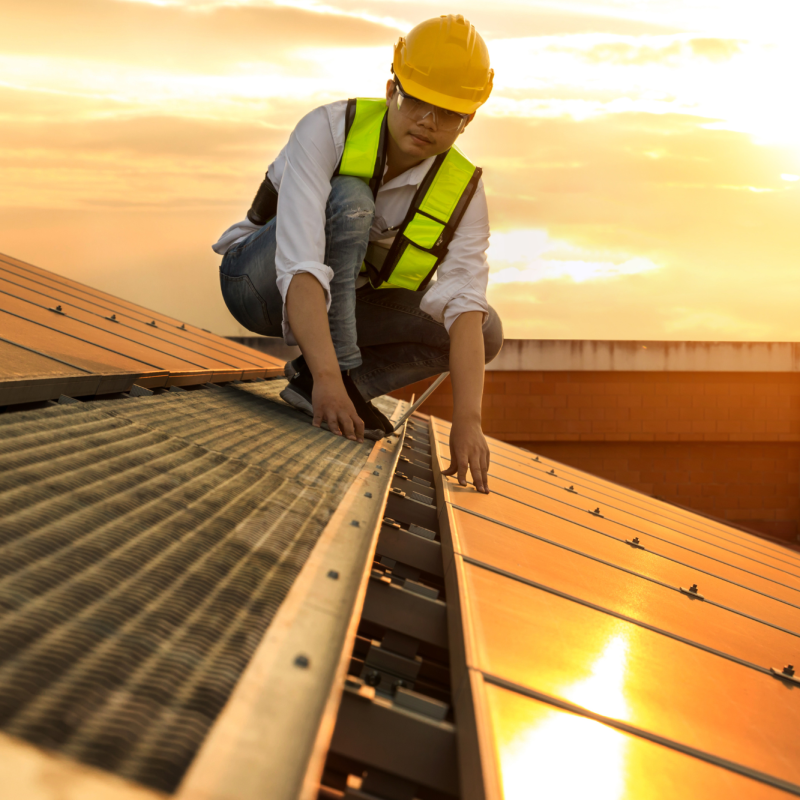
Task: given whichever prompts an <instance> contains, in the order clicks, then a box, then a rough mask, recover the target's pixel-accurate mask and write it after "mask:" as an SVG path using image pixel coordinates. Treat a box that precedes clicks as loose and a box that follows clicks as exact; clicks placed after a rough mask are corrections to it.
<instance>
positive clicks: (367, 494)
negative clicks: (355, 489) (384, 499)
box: [364, 492, 372, 500]
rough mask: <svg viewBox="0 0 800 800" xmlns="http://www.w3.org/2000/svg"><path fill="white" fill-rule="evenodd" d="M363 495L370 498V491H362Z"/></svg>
mask: <svg viewBox="0 0 800 800" xmlns="http://www.w3.org/2000/svg"><path fill="white" fill-rule="evenodd" d="M364 497H369V498H370V500H371V499H372V492H364Z"/></svg>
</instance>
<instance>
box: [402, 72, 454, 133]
mask: <svg viewBox="0 0 800 800" xmlns="http://www.w3.org/2000/svg"><path fill="white" fill-rule="evenodd" d="M395 83H396V84H397V109H398V111H400V113H402V114H403V116H404V117H408V119H411V120H413V121H414V122H421V121H422V120H423V119H425V118H426V117H428V116H430V117H431V119H432V120H433V124H434V125H435V126H436V127H437V128H438V129H439V130H440V131H447V132H448V133H461V131H462V130H464V126H465V125H466V124H467V120H468V119H469V114H457V113H456V112H455V111H448V110H447V109H446V108H440V107H439V106H434V105H432V104H431V103H426V102H425V101H424V100H417V98H416V97H412V96H411V95H410V94H406V93H405V92H404V91H403V87H402V86H401V85H400V81H398V80H397V78H395Z"/></svg>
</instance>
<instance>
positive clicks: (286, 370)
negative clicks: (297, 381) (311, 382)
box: [283, 361, 297, 381]
mask: <svg viewBox="0 0 800 800" xmlns="http://www.w3.org/2000/svg"><path fill="white" fill-rule="evenodd" d="M283 374H284V375H285V376H286V380H287V381H290V380H291V379H292V378H294V376H295V375H297V370H296V369H295V368H294V361H287V362H286V363H285V364H284V365H283Z"/></svg>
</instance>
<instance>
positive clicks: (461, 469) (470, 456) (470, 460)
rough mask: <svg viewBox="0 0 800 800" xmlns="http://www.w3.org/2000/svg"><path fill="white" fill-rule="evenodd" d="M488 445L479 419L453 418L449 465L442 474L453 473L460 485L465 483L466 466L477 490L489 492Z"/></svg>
mask: <svg viewBox="0 0 800 800" xmlns="http://www.w3.org/2000/svg"><path fill="white" fill-rule="evenodd" d="M489 460H490V454H489V445H488V444H486V438H485V437H484V435H483V431H482V430H481V423H480V420H459V419H454V420H453V427H452V428H451V429H450V466H449V467H448V468H447V469H446V470H445V471H444V472H443V473H442V474H443V475H455V476H456V477H457V479H458V482H459V484H460V485H461V486H466V485H467V468H468V467H469V471H470V472H471V473H472V482H473V483H474V484H475V488H476V489H477V490H478V491H479V492H483V493H484V494H489Z"/></svg>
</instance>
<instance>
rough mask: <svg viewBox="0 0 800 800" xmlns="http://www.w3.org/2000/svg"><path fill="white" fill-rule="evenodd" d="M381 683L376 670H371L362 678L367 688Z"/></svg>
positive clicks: (379, 675)
mask: <svg viewBox="0 0 800 800" xmlns="http://www.w3.org/2000/svg"><path fill="white" fill-rule="evenodd" d="M380 682H381V674H380V672H378V671H377V670H374V669H371V670H370V671H369V672H368V673H367V674H366V675H365V676H364V683H366V684H367V686H377V685H378V684H379V683H380Z"/></svg>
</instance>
